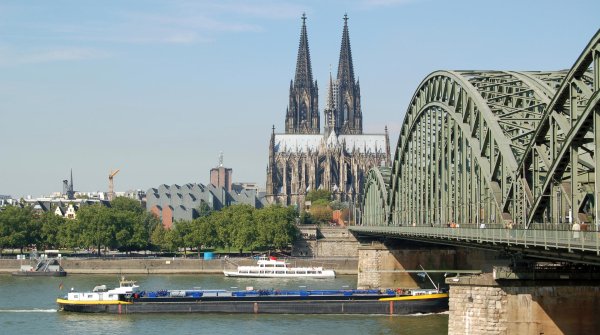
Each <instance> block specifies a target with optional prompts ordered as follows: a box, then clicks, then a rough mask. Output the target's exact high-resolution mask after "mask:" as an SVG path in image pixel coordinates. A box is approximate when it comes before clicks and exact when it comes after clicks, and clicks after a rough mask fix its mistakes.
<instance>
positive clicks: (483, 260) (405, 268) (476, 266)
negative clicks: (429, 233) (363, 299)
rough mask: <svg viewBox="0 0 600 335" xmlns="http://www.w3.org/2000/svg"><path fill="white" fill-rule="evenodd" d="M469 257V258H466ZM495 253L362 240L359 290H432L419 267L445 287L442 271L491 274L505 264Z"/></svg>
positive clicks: (416, 243)
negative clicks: (495, 267) (494, 267)
mask: <svg viewBox="0 0 600 335" xmlns="http://www.w3.org/2000/svg"><path fill="white" fill-rule="evenodd" d="M467 256H468V257H467ZM506 262H507V261H506V260H503V259H501V258H499V257H498V254H497V253H493V252H488V251H483V250H474V249H465V248H458V247H452V246H443V245H433V244H428V243H419V242H412V241H406V240H389V241H386V242H385V243H383V242H380V241H369V242H365V241H363V242H362V243H361V244H360V246H359V247H358V284H357V286H358V288H363V289H366V288H417V287H422V288H432V284H431V282H430V281H429V279H427V278H425V277H423V276H419V275H418V274H419V273H420V272H422V271H421V266H422V267H423V268H424V269H425V270H430V271H427V273H428V274H429V276H430V277H431V278H432V280H433V281H434V282H435V284H436V285H438V283H439V284H442V286H443V285H444V274H445V272H448V273H453V272H452V270H459V269H460V270H464V271H468V270H480V271H486V270H487V271H491V269H492V266H493V265H501V264H506Z"/></svg>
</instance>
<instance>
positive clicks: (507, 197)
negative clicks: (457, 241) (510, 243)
mask: <svg viewBox="0 0 600 335" xmlns="http://www.w3.org/2000/svg"><path fill="white" fill-rule="evenodd" d="M599 41H600V32H599V33H597V34H596V36H594V38H592V40H591V41H590V43H589V44H588V46H587V47H586V48H585V50H584V51H583V53H582V54H581V56H580V57H579V59H578V60H577V62H576V63H575V65H574V66H573V67H572V68H571V69H570V70H569V71H557V72H513V71H437V72H434V73H432V74H430V75H429V76H427V77H426V78H425V79H424V80H423V81H422V82H421V84H420V85H419V87H418V89H417V90H416V92H415V93H414V95H413V98H412V100H411V102H410V104H409V107H408V109H407V112H406V115H405V118H404V122H403V125H402V129H401V132H400V137H399V140H398V146H397V148H396V152H395V155H394V161H393V165H392V170H391V177H390V181H389V183H390V189H389V194H388V198H387V199H388V204H389V205H388V206H389V211H390V215H389V216H386V219H387V220H385V221H380V220H379V221H377V222H375V221H373V222H370V221H369V222H365V223H364V224H368V225H446V224H460V225H465V224H480V223H486V224H494V223H497V224H500V223H505V222H506V221H514V222H515V223H518V224H523V226H525V224H527V225H531V224H532V223H536V224H539V223H543V222H545V221H550V220H549V219H550V217H553V218H555V221H554V222H555V223H556V222H557V221H556V220H557V218H562V217H564V215H565V213H567V212H568V210H569V209H572V208H575V209H574V210H573V211H572V212H573V213H574V214H573V215H572V219H573V220H578V221H580V222H590V221H591V220H592V219H593V218H598V217H599V215H598V214H599V213H598V209H597V208H598V206H597V205H596V204H595V202H596V201H597V199H598V198H599V197H600V189H599V187H598V185H597V183H595V180H596V179H597V178H600V171H598V170H597V169H596V168H595V167H596V166H597V165H598V156H597V155H594V153H595V152H600V151H599V150H600V148H599V147H598V146H599V144H598V143H600V134H599V133H598V129H600V114H599V113H600V112H599V107H598V100H600V98H599V95H598V93H597V91H598V85H599V84H598V82H599V73H600V65H599V63H600V47H599ZM573 176H574V177H573ZM373 183H374V184H373V185H374V186H373V187H375V186H376V185H379V186H380V185H381V182H378V183H375V180H374V181H373ZM375 190H376V189H374V194H379V195H381V194H384V192H382V191H381V190H377V191H376V192H375ZM365 204H366V203H365ZM377 204H378V205H380V203H377ZM369 206H370V205H369ZM365 208H369V207H365ZM558 221H562V220H561V219H558Z"/></svg>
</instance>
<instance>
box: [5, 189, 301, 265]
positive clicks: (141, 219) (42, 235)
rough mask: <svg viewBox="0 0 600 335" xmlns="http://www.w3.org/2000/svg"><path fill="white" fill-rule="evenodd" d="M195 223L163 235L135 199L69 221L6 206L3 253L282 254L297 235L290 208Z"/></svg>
mask: <svg viewBox="0 0 600 335" xmlns="http://www.w3.org/2000/svg"><path fill="white" fill-rule="evenodd" d="M200 213H201V214H202V216H201V217H199V218H198V219H195V220H193V221H178V222H176V223H175V225H174V227H173V229H170V230H165V229H164V227H163V226H162V224H160V221H159V220H158V218H156V217H155V216H153V215H152V214H150V213H148V212H146V211H145V209H144V208H143V207H142V206H141V205H140V204H139V203H138V202H137V201H135V200H132V199H128V198H123V197H119V198H116V199H115V200H113V201H112V203H111V207H106V206H102V205H100V204H97V205H90V206H82V207H81V208H80V209H79V210H78V212H77V218H76V219H74V220H68V219H65V218H63V217H61V216H58V215H55V214H54V213H52V212H45V213H41V214H38V213H36V212H35V211H34V210H33V209H32V208H31V207H18V206H8V207H6V208H5V209H4V210H3V211H0V254H1V253H2V250H3V249H5V248H18V249H21V251H23V249H24V248H25V247H28V246H36V247H37V248H38V249H48V248H71V249H74V248H83V249H95V250H98V251H99V250H101V249H102V248H104V249H111V250H120V251H136V250H161V251H177V250H178V249H179V248H185V250H187V249H188V248H198V249H200V248H208V247H210V248H229V249H231V248H233V249H234V250H240V251H241V250H242V249H247V250H266V249H283V248H286V247H287V246H289V245H290V244H291V243H292V242H293V241H294V239H295V238H296V237H297V236H298V231H297V229H296V226H295V224H294V221H295V218H296V216H297V214H296V212H295V211H294V210H293V209H292V208H285V207H281V206H270V207H266V208H263V209H254V208H253V207H251V206H248V205H235V206H230V207H227V208H224V209H223V210H221V211H212V212H211V211H210V210H203V211H200Z"/></svg>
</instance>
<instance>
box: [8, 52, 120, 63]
mask: <svg viewBox="0 0 600 335" xmlns="http://www.w3.org/2000/svg"><path fill="white" fill-rule="evenodd" d="M111 56H112V54H111V53H109V52H107V51H104V50H99V49H92V48H71V47H65V48H52V49H46V50H30V51H19V52H15V51H14V50H12V49H10V48H6V47H4V48H2V49H0V65H5V66H6V65H16V64H38V63H52V62H68V61H83V60H89V59H101V58H108V57H111Z"/></svg>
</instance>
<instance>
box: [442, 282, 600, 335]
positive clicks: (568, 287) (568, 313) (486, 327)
mask: <svg viewBox="0 0 600 335" xmlns="http://www.w3.org/2000/svg"><path fill="white" fill-rule="evenodd" d="M446 283H447V284H449V285H450V315H449V321H448V334H449V335H453V334H457V335H458V334H460V335H463V334H473V335H477V334H486V335H490V334H491V335H493V334H499V335H500V334H524V335H527V334H531V335H533V334H535V335H539V334H544V335H549V334H597V333H598V329H600V317H599V315H600V314H599V313H600V286H599V285H598V284H599V282H598V281H592V280H587V281H585V280H583V281H581V280H580V281H572V280H547V281H533V280H495V279H494V275H493V274H491V273H486V274H482V275H469V276H460V277H453V278H446Z"/></svg>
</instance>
